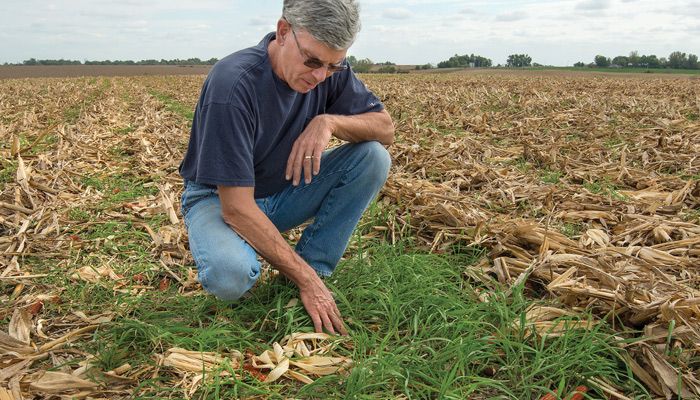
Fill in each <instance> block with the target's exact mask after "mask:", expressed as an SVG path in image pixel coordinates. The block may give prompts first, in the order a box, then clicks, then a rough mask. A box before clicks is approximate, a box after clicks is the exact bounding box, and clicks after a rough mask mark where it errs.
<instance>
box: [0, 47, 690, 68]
mask: <svg viewBox="0 0 700 400" xmlns="http://www.w3.org/2000/svg"><path fill="white" fill-rule="evenodd" d="M217 61H219V59H218V58H210V59H208V60H201V59H199V58H196V57H195V58H188V59H179V58H175V59H172V60H166V59H160V60H155V59H148V60H140V61H132V60H104V61H90V60H86V61H84V62H81V61H77V60H65V59H58V60H50V59H49V60H37V59H35V58H30V59H29V60H24V61H23V62H21V63H17V64H12V63H5V64H4V65H214V64H215V63H216V62H217ZM347 61H348V63H349V64H350V65H351V66H352V68H353V70H354V71H355V72H359V73H365V72H380V73H396V72H405V71H402V70H401V69H399V68H398V67H397V66H396V64H394V63H392V62H390V61H386V62H383V63H374V62H373V61H372V60H370V59H369V58H362V59H358V58H356V57H355V56H348V58H347ZM375 66H378V67H379V68H374V67H375ZM491 66H493V62H492V61H491V59H490V58H486V57H483V56H480V55H475V54H464V55H459V54H455V55H454V56H452V57H450V58H449V59H447V60H445V61H441V62H439V63H438V64H437V68H468V67H472V68H488V67H491ZM498 66H499V67H500V66H501V64H499V65H498ZM504 66H506V67H512V68H522V67H532V66H535V67H537V66H541V65H540V64H538V63H533V62H532V57H530V56H529V55H527V54H511V55H509V56H508V58H507V59H506V62H505V65H504ZM574 66H575V67H600V68H605V67H619V68H622V67H624V68H671V69H700V62H698V56H697V55H695V54H686V53H684V52H681V51H674V52H672V53H671V54H670V55H669V56H668V57H657V56H656V55H654V54H651V55H640V54H639V52H637V51H632V52H630V53H629V55H627V56H616V57H613V58H609V57H606V56H604V55H600V54H599V55H596V56H595V57H594V59H593V62H591V63H588V64H586V63H584V62H582V61H579V62H577V63H575V64H574ZM432 68H435V66H434V65H432V64H429V63H428V64H423V65H417V66H416V67H415V69H432Z"/></svg>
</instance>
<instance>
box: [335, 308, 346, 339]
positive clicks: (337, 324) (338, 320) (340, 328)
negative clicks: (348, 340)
mask: <svg viewBox="0 0 700 400" xmlns="http://www.w3.org/2000/svg"><path fill="white" fill-rule="evenodd" d="M331 321H332V322H333V325H334V326H335V327H336V328H338V331H339V332H340V334H341V335H347V334H348V332H347V331H346V330H345V324H343V320H342V318H340V313H331Z"/></svg>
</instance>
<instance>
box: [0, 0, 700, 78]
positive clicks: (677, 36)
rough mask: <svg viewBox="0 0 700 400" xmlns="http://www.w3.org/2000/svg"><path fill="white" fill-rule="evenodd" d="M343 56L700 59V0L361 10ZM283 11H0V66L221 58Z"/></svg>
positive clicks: (30, 6) (238, 6)
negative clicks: (634, 54)
mask: <svg viewBox="0 0 700 400" xmlns="http://www.w3.org/2000/svg"><path fill="white" fill-rule="evenodd" d="M360 4H361V7H362V25H363V28H362V31H361V32H360V34H359V36H358V38H357V41H356V42H355V45H354V46H353V47H352V48H351V49H350V51H349V54H352V55H355V56H356V57H359V58H365V57H368V58H370V59H372V60H374V61H377V62H379V61H387V60H389V61H393V62H396V63H399V64H424V63H428V62H430V63H437V62H438V61H442V60H445V59H447V58H449V57H451V56H452V55H454V54H465V53H470V54H471V53H475V54H479V55H483V56H485V57H488V58H491V59H492V60H493V62H494V64H498V63H505V60H506V58H507V56H508V55H509V54H513V53H527V54H529V55H530V56H532V58H533V61H535V62H539V63H541V64H551V65H571V64H573V63H574V62H576V61H585V62H591V61H593V57H594V56H595V55H596V54H604V55H606V56H609V57H613V56H616V55H627V54H628V53H629V52H630V51H632V50H637V51H639V53H640V54H656V55H657V56H659V57H668V55H669V54H670V53H671V52H672V51H675V50H680V51H683V52H687V53H694V54H700V0H670V1H663V2H662V1H659V0H562V1H552V0H520V1H515V0H478V1H453V0H443V1H440V0H437V1H426V0H403V1H394V0H365V1H362V0H360ZM281 9H282V1H281V0H277V1H268V0H258V1H249V0H248V1H239V0H194V1H193V0H151V1H147V0H143V1H141V0H112V1H108V0H21V1H20V0H2V2H1V3H0V43H2V45H1V46H0V63H3V62H19V61H22V60H25V59H29V58H31V57H34V58H39V59H48V58H67V59H77V60H85V59H89V60H105V59H111V60H114V59H131V60H140V59H147V58H155V59H161V58H166V59H171V58H190V57H199V58H202V59H208V58H211V57H217V58H222V57H224V56H226V55H227V54H229V53H231V52H233V51H235V50H238V49H240V48H243V47H248V46H252V45H254V44H256V43H257V42H258V41H259V40H260V39H261V38H262V36H263V35H264V34H265V33H266V32H269V31H271V30H273V29H274V26H275V23H276V21H277V19H278V18H279V16H280V15H281Z"/></svg>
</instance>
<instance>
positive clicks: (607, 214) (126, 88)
mask: <svg viewBox="0 0 700 400" xmlns="http://www.w3.org/2000/svg"><path fill="white" fill-rule="evenodd" d="M203 79H204V77H202V76H185V77H132V78H101V79H86V78H85V79H24V80H21V79H18V80H4V81H0V138H1V139H2V143H1V144H0V146H1V147H0V152H1V157H0V159H1V160H2V171H0V282H1V283H2V285H3V287H6V288H9V289H7V290H4V291H3V294H2V295H3V302H2V307H0V312H1V313H2V314H0V316H4V318H5V321H9V323H8V329H7V332H8V333H7V334H5V333H1V334H0V353H1V354H0V386H5V387H6V389H0V397H3V398H17V399H18V398H22V396H25V398H26V397H31V396H45V397H47V398H48V397H50V396H52V395H57V396H64V395H68V396H75V397H81V396H83V397H84V396H88V395H90V396H99V395H100V393H103V394H102V395H104V396H106V397H112V398H114V397H116V396H117V395H116V393H118V392H119V391H120V390H121V393H123V394H126V393H129V389H130V388H133V387H134V385H135V382H136V381H138V380H139V379H141V378H142V377H146V376H152V375H153V374H170V376H171V377H172V379H173V381H174V382H180V384H181V385H183V387H185V386H187V387H188V388H189V389H188V393H192V390H193V389H195V388H196V386H197V384H198V383H199V382H200V381H201V379H204V378H203V377H202V378H198V377H199V376H204V375H205V372H206V371H210V370H212V369H213V370H215V371H220V369H217V366H218V365H219V364H220V362H221V361H222V360H223V359H226V360H228V361H227V362H230V363H234V361H235V362H240V361H241V360H240V359H239V358H238V357H237V356H235V355H233V354H229V355H224V354H208V353H196V354H194V353H189V352H187V351H186V350H181V349H171V350H169V351H168V352H165V353H164V355H163V356H162V368H160V369H158V370H154V369H151V370H147V369H136V370H134V369H130V368H129V366H128V365H127V366H124V368H123V369H121V370H119V371H117V370H115V371H104V372H99V371H95V367H94V366H93V365H92V364H91V362H90V359H91V358H92V357H94V356H95V355H91V354H78V353H77V352H71V351H69V350H72V349H71V348H70V346H66V345H68V344H70V343H72V342H74V341H77V340H82V339H84V337H85V336H84V335H85V334H87V333H89V332H91V331H92V330H94V329H96V328H97V327H98V326H99V324H109V323H110V322H109V321H110V318H111V317H110V316H109V315H93V316H88V315H85V313H83V314H82V315H77V313H75V314H74V313H67V314H66V315H62V316H55V315H51V316H44V315H43V312H44V311H43V309H44V306H45V305H46V304H53V303H60V301H61V296H62V293H63V292H64V290H65V288H62V287H52V286H50V285H45V284H37V283H36V282H37V280H38V279H39V278H42V277H44V276H46V269H45V268H44V269H37V270H34V269H33V268H32V265H33V264H32V263H30V262H28V261H27V260H29V259H32V258H33V259H40V260H41V259H48V260H51V262H52V263H53V264H52V265H51V268H54V269H60V270H61V271H65V273H66V274H67V276H73V277H74V279H77V280H85V281H87V282H91V283H93V284H95V285H107V284H109V287H111V288H113V289H114V290H118V291H121V292H123V293H133V294H134V295H138V294H139V293H143V292H144V291H149V290H159V289H162V288H163V287H167V286H168V285H170V284H175V285H177V287H178V290H179V292H180V293H181V294H182V295H185V296H191V295H197V294H198V293H200V292H201V288H200V287H199V285H198V284H197V283H196V280H195V272H194V271H192V270H190V272H189V273H188V274H185V275H186V276H183V275H181V274H178V273H176V272H174V271H175V270H176V269H175V267H176V266H180V267H182V266H187V265H192V261H191V259H190V258H189V257H190V256H189V253H188V251H187V241H186V233H185V231H184V227H183V224H182V221H181V219H180V218H179V214H178V213H179V211H178V206H179V204H178V203H179V202H178V194H179V192H180V190H181V181H180V178H179V176H178V174H177V166H178V163H179V161H180V159H181V155H182V154H183V152H184V150H185V148H186V145H187V139H188V121H187V115H183V114H182V113H180V112H179V111H178V110H175V109H173V108H172V107H170V106H168V105H167V104H164V102H163V101H160V100H158V99H157V98H156V96H155V95H154V93H158V94H160V95H161V96H167V98H169V99H171V100H172V102H173V103H177V104H181V105H182V106H183V107H184V108H185V109H190V110H191V109H192V107H193V106H194V104H195V102H196V100H197V96H198V93H199V88H200V87H201V83H202V81H203ZM365 81H366V83H367V84H368V86H369V87H371V88H372V89H373V90H374V91H375V92H376V93H377V94H378V95H379V96H380V97H381V98H382V100H383V101H384V103H385V104H386V106H387V109H388V110H389V111H390V112H391V114H392V115H393V116H394V119H395V122H396V126H397V141H396V143H395V144H394V145H393V146H392V147H391V148H390V151H391V153H392V157H393V160H394V166H393V169H392V173H391V176H390V179H389V181H388V183H387V185H386V187H385V189H384V191H383V193H382V195H381V198H380V200H379V204H380V206H382V207H385V208H386V209H387V210H391V211H392V213H391V214H390V215H389V216H388V217H387V219H386V221H382V222H373V225H374V228H373V231H372V232H370V233H368V234H367V236H368V237H383V238H386V240H389V241H392V242H397V241H399V240H401V239H402V238H406V237H414V238H416V239H417V240H418V242H419V244H421V245H423V246H424V247H425V248H426V249H428V250H430V251H433V252H450V251H454V250H455V249H458V248H459V246H464V245H478V246H481V247H482V248H484V249H486V250H488V254H489V257H488V258H487V259H484V260H483V261H482V262H481V263H480V264H479V265H477V266H476V267H468V268H469V270H467V271H465V276H467V277H470V278H473V277H474V276H480V277H482V278H481V279H483V280H484V283H485V284H486V285H487V286H489V285H492V284H493V282H491V281H489V279H492V280H497V281H499V282H500V283H501V284H504V285H514V284H516V283H524V284H525V285H526V286H527V287H528V288H529V289H531V293H532V294H533V295H536V296H547V297H549V298H556V299H558V300H559V302H560V304H562V307H566V308H561V309H537V310H530V312H528V315H527V318H528V322H529V323H530V324H532V325H530V326H531V329H535V330H536V331H537V332H539V333H540V334H543V335H546V334H556V332H557V331H558V330H559V329H564V328H565V327H562V326H559V325H558V324H555V323H551V321H552V317H553V316H557V315H568V314H569V313H571V312H576V311H579V310H584V309H585V310H591V311H592V312H593V313H594V315H595V316H596V317H597V318H598V319H599V320H605V321H607V322H608V323H610V324H611V325H613V326H614V327H615V328H616V329H619V332H620V337H627V338H629V333H628V331H629V329H637V330H641V331H643V332H644V335H642V336H639V337H638V338H637V339H639V340H638V341H636V342H635V341H632V342H630V343H631V344H627V345H625V346H626V348H627V350H628V351H629V354H630V357H629V359H628V364H629V365H630V367H631V368H632V370H633V371H634V372H635V374H636V375H637V377H638V378H639V379H640V380H641V381H643V382H644V383H645V384H646V385H647V386H648V388H649V389H650V390H651V391H652V392H653V393H654V394H655V395H657V396H659V398H669V397H670V396H684V397H688V398H692V397H693V396H700V375H699V373H698V370H697V368H698V364H697V359H698V357H699V356H700V352H699V350H700V349H699V347H700V328H699V327H700V323H699V322H700V321H699V319H700V299H699V297H698V294H699V291H700V288H699V282H700V274H699V273H698V267H699V266H700V156H699V154H700V122H699V121H698V117H699V116H700V94H699V93H700V81H698V80H693V79H688V78H685V77H672V78H664V79H658V78H657V79H654V78H625V77H615V78H611V77H596V76H577V75H561V76H546V75H544V76H543V75H525V74H523V75H512V74H511V75H509V74H500V75H491V74H444V75H413V74H411V75H408V76H366V77H365ZM117 178H123V182H121V181H117ZM135 189H138V193H137V194H134V193H131V195H130V196H122V194H123V193H124V192H125V191H133V190H135ZM85 210H92V214H91V215H90V217H89V218H87V217H85V215H84V213H85ZM153 218H159V219H160V221H162V223H160V224H158V225H157V226H154V225H152V224H149V223H148V221H149V220H150V219H153ZM114 221H116V222H118V223H128V224H133V226H137V227H139V228H140V229H141V230H142V231H143V233H144V235H145V237H147V238H148V240H150V257H151V258H152V260H153V264H154V265H157V266H158V267H157V268H154V270H153V271H152V272H153V274H152V275H153V276H147V274H143V273H138V274H132V273H131V271H130V270H129V269H128V268H126V269H120V270H119V271H115V266H114V262H113V259H110V258H101V259H94V260H92V261H91V262H90V263H89V265H84V264H80V263H77V262H76V260H78V259H80V258H79V257H78V256H77V255H84V254H91V252H93V251H94V250H96V249H104V248H113V249H114V252H122V254H121V255H122V256H125V257H127V258H128V257H131V255H130V253H129V250H128V247H127V246H124V241H128V240H129V238H123V237H119V236H118V235H116V234H115V235H114V236H110V235H108V236H98V235H91V232H94V231H95V229H98V228H99V227H100V226H104V225H105V224H108V223H111V222H114ZM124 249H127V250H124ZM123 252H126V255H124V254H123ZM134 257H135V256H134ZM474 269H478V270H480V271H482V272H484V273H485V274H472V273H471V271H473V270H474ZM154 277H156V278H154ZM489 277H490V278H489ZM74 311H78V312H79V310H74ZM91 321H92V322H91ZM595 323H596V321H591V324H595ZM529 329H530V328H529ZM319 340H321V339H319ZM298 344H299V342H298V341H297V342H295V341H294V339H293V338H289V339H288V341H287V342H283V343H282V344H280V345H278V346H275V348H273V350H272V351H267V352H265V353H263V354H261V355H260V356H256V357H255V358H254V359H253V360H255V363H256V365H258V366H259V367H260V368H262V369H265V370H267V369H270V373H269V374H268V375H267V379H268V380H273V378H277V375H279V376H282V375H286V376H288V377H291V378H292V379H297V380H302V381H306V379H309V380H310V379H311V378H305V377H304V376H306V375H322V374H321V372H330V371H331V369H333V370H334V371H335V370H337V369H338V368H339V367H341V366H342V367H343V368H346V367H347V365H346V362H347V360H344V359H340V358H337V357H334V356H333V355H325V356H326V357H330V359H329V360H325V359H324V360H320V359H319V360H320V361H322V362H323V363H325V362H328V363H329V364H328V365H327V366H322V368H319V369H313V368H312V369H311V370H309V369H308V366H306V365H305V364H304V363H303V362H301V361H297V360H296V359H295V357H297V356H298V355H299V354H305V352H304V349H303V347H299V348H297V347H298ZM290 346H291V347H290ZM290 349H291V350H290ZM307 350H308V351H309V353H310V354H311V353H312V350H311V348H307ZM280 351H281V352H280ZM290 351H291V352H292V353H290ZM311 357H321V356H320V355H311ZM67 360H81V363H82V365H81V366H80V367H78V368H74V367H65V366H64V367H61V368H59V369H60V370H56V371H50V372H46V371H47V370H48V369H50V368H55V367H58V366H61V365H64V363H65V361H67ZM71 365H72V364H71ZM187 365H189V366H190V367H191V368H190V369H187V368H185V366H187ZM199 367H201V371H200V370H199ZM305 367H306V368H305ZM192 368H194V369H196V371H195V370H193V369H192ZM325 368H327V369H325ZM88 375H89V378H88ZM679 377H680V379H679ZM106 382H108V383H109V384H107V383H106ZM592 384H593V383H592ZM599 387H601V389H602V390H605V391H608V392H612V393H615V390H616V388H610V387H605V383H604V382H599ZM107 388H109V389H107ZM618 396H622V394H618ZM620 398H622V397H620Z"/></svg>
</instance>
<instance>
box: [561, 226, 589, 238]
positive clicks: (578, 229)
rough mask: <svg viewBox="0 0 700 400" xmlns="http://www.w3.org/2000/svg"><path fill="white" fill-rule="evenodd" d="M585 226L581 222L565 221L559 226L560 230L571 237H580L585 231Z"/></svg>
mask: <svg viewBox="0 0 700 400" xmlns="http://www.w3.org/2000/svg"><path fill="white" fill-rule="evenodd" d="M583 229H584V226H583V224H580V223H565V224H564V225H562V226H561V227H560V228H559V231H560V232H561V233H562V234H563V235H565V236H566V237H568V238H569V239H576V238H578V237H579V236H580V235H581V233H582V232H583Z"/></svg>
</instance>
